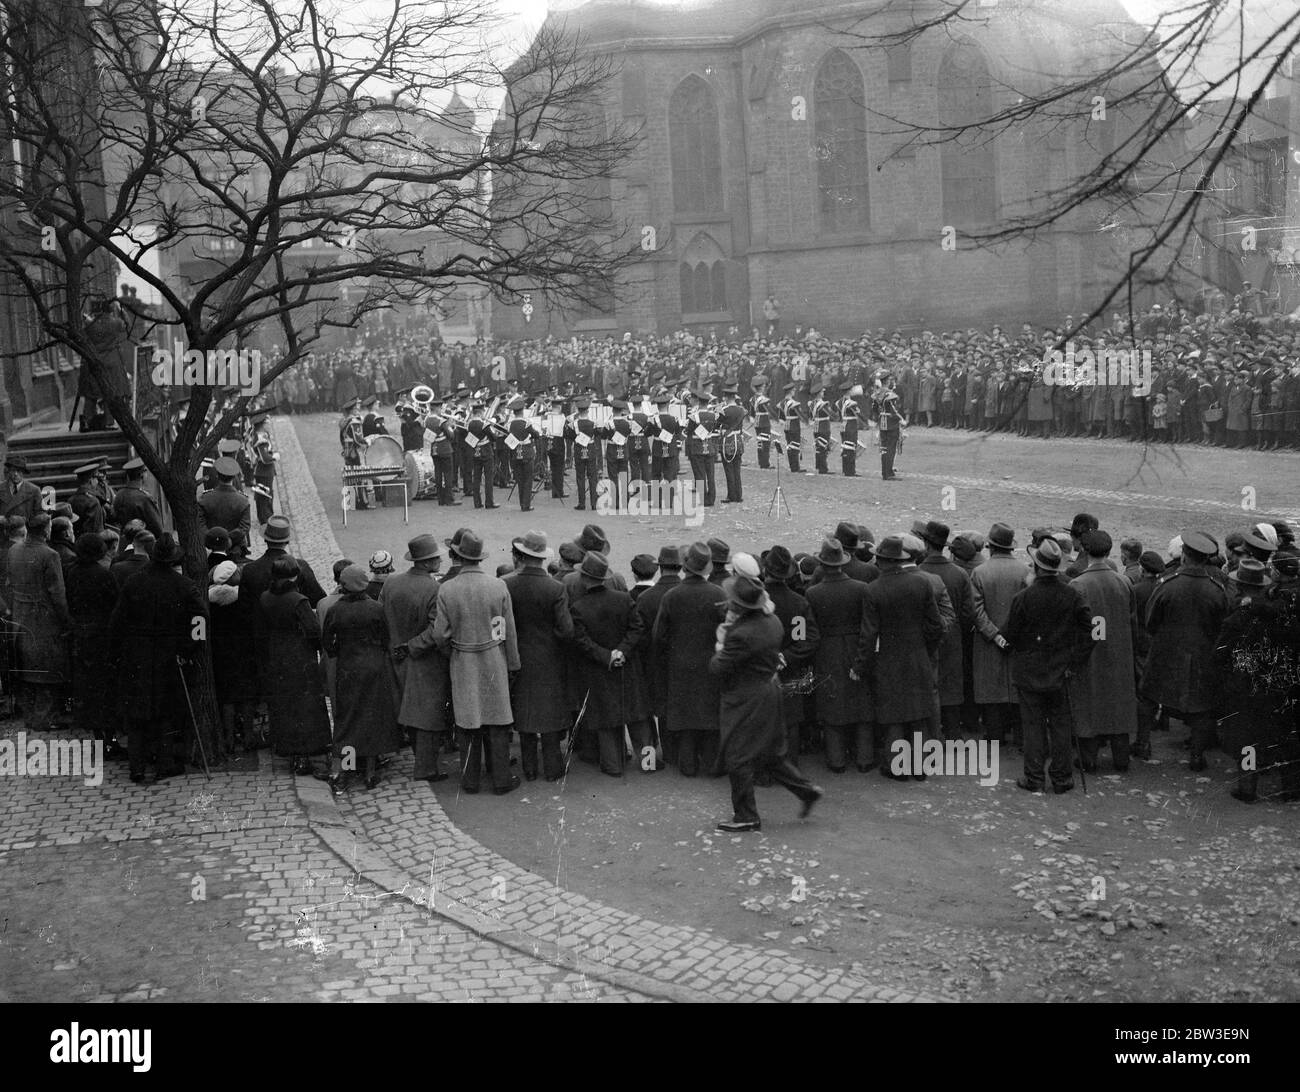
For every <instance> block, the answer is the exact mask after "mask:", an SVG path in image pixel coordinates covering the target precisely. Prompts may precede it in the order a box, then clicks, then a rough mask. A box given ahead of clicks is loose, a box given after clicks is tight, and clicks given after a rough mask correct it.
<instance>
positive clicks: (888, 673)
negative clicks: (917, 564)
mask: <svg viewBox="0 0 1300 1092" xmlns="http://www.w3.org/2000/svg"><path fill="white" fill-rule="evenodd" d="M942 639H943V620H942V619H941V618H940V617H939V604H938V596H937V594H936V592H935V589H934V585H933V584H931V582H930V581H929V580H928V579H927V578H926V576H925V574H924V573H922V572H920V571H918V570H916V569H899V568H894V567H893V566H890V567H889V568H888V569H886V570H884V571H882V572H881V574H880V579H879V580H877V581H876V582H875V583H873V584H869V585H867V594H866V596H865V598H864V599H863V601H862V632H861V635H860V637H859V640H858V655H857V659H856V660H855V662H854V666H855V669H856V671H857V673H858V674H859V675H861V676H862V678H863V679H864V680H866V681H867V684H868V686H869V687H870V690H871V697H872V704H873V707H874V714H875V719H876V720H877V721H878V722H879V723H881V724H906V723H909V722H911V721H917V720H925V719H928V718H930V717H932V716H933V715H934V712H935V697H936V689H935V682H934V664H933V660H932V657H933V656H934V653H935V651H936V650H937V649H938V647H939V642H940V641H941V640H942Z"/></svg>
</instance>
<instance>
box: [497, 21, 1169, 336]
mask: <svg viewBox="0 0 1300 1092" xmlns="http://www.w3.org/2000/svg"><path fill="white" fill-rule="evenodd" d="M940 10H941V9H940V7H939V5H934V4H927V3H926V2H925V0H908V2H902V3H900V2H898V0H883V2H882V0H875V2H868V3H842V2H836V0H712V2H707V0H688V2H685V3H676V4H673V3H663V2H655V0H589V2H587V3H582V4H579V5H577V6H576V7H571V8H570V9H569V10H567V11H564V12H560V13H553V14H552V15H551V16H550V17H549V20H548V21H551V22H554V21H559V20H563V22H564V23H565V25H566V28H567V29H568V30H570V31H575V32H577V33H578V34H580V35H581V36H582V39H583V40H584V41H585V42H586V43H587V44H588V46H589V47H590V48H592V49H594V50H599V51H604V52H607V53H608V54H610V55H611V56H612V60H613V61H614V63H615V68H616V73H617V74H616V77H615V78H614V80H613V81H612V82H611V83H610V84H609V86H608V90H607V98H606V101H605V102H604V104H603V105H604V110H605V119H606V124H607V125H611V126H612V125H617V124H620V123H621V124H625V125H627V126H629V127H631V128H633V129H635V130H637V131H638V132H639V133H640V138H641V139H640V141H639V150H638V152H637V153H636V154H635V155H634V156H633V157H632V158H631V159H630V161H628V162H626V163H625V164H624V166H623V168H622V169H621V170H620V172H619V176H618V177H617V178H614V179H611V180H610V181H609V184H608V185H609V191H608V192H609V197H610V199H611V201H612V207H613V209H614V216H615V218H616V219H618V220H621V221H622V222H623V223H624V224H625V225H626V227H627V230H628V232H629V239H635V238H636V237H637V235H638V234H639V233H640V232H641V231H642V230H643V229H644V228H652V229H653V243H654V245H653V249H651V250H648V251H646V252H645V257H644V259H642V260H639V261H638V262H637V263H636V264H635V265H634V266H633V267H632V268H630V269H628V270H626V271H625V272H624V273H623V274H622V275H621V277H620V286H619V290H618V292H617V295H616V298H615V299H614V300H612V301H605V302H604V303H603V304H602V305H600V306H592V307H585V308H582V309H578V310H574V309H569V310H567V311H566V310H565V309H561V308H560V307H558V306H548V305H547V302H546V301H545V300H544V299H542V298H541V296H540V294H535V295H534V297H533V299H532V300H531V303H532V308H531V311H530V312H529V317H528V319H527V321H525V316H524V313H523V311H524V309H523V308H521V307H520V306H519V305H518V304H517V303H513V304H502V303H500V302H494V304H493V310H492V321H491V326H492V333H493V334H494V335H495V336H498V337H510V338H514V337H544V336H546V335H548V334H549V335H552V336H567V335H570V334H575V333H597V332H608V333H621V332H623V331H627V330H635V331H640V332H647V333H655V334H659V335H663V334H667V333H671V332H672V331H675V330H677V329H680V328H682V327H686V328H688V329H692V330H697V331H709V330H715V329H716V330H717V331H718V333H719V334H720V335H725V334H726V333H727V331H728V330H729V328H731V327H733V326H736V327H739V328H740V329H741V330H742V331H747V330H748V329H749V328H751V327H753V326H758V325H760V324H762V322H763V308H764V303H765V301H766V300H767V298H768V297H769V296H774V297H775V298H776V300H777V302H778V303H779V307H780V312H781V325H782V328H783V330H791V331H792V330H793V329H794V328H795V327H796V326H805V327H806V326H808V325H812V326H815V327H816V328H817V329H818V330H820V331H822V332H824V333H827V334H833V335H835V334H848V333H854V332H858V331H861V330H862V329H863V328H864V327H872V328H875V327H881V326H885V327H890V328H893V327H912V328H916V327H932V326H935V327H938V326H942V327H953V326H967V325H972V324H981V325H990V324H992V323H994V322H1001V323H1002V324H1003V325H1006V324H1008V323H1011V324H1015V325H1017V326H1018V325H1019V323H1020V322H1022V321H1032V322H1036V323H1042V322H1048V321H1051V322H1053V323H1056V322H1058V321H1059V320H1060V318H1061V317H1062V316H1063V315H1064V314H1066V313H1075V314H1078V313H1079V312H1080V311H1081V310H1082V309H1083V308H1084V307H1085V305H1086V304H1088V303H1089V302H1090V301H1092V300H1095V299H1097V298H1099V294H1100V292H1101V290H1102V288H1103V285H1109V284H1110V283H1113V277H1114V268H1115V265H1116V261H1117V259H1116V255H1115V252H1114V251H1113V249H1112V248H1114V247H1116V246H1117V245H1118V246H1120V247H1121V248H1122V246H1123V244H1124V243H1125V241H1127V240H1131V238H1132V236H1130V235H1128V234H1127V232H1126V231H1124V230H1120V231H1117V230H1116V228H1117V223H1116V219H1115V216H1114V214H1113V213H1110V212H1107V211H1106V210H1104V209H1100V208H1084V209H1082V210H1079V211H1076V212H1073V213H1071V214H1069V215H1068V216H1066V217H1065V218H1064V219H1062V220H1060V221H1059V222H1057V223H1056V224H1054V225H1053V226H1052V227H1050V228H1047V229H1043V230H1040V231H1038V232H1037V233H1036V234H1035V235H1034V237H1033V238H1032V239H1028V238H1020V239H1014V240H1010V241H1007V242H1004V243H1001V244H997V245H994V244H990V243H988V242H977V241H976V240H974V239H972V238H971V237H970V235H971V234H972V233H975V232H988V231H991V230H996V229H998V228H999V227H1005V226H1007V225H1008V224H1009V223H1010V222H1011V221H1012V220H1013V219H1014V218H1015V217H1018V216H1023V215H1025V214H1026V213H1029V212H1030V211H1031V210H1032V209H1034V208H1035V207H1038V204H1036V203H1041V201H1042V200H1043V197H1044V195H1045V194H1047V193H1049V192H1050V191H1052V190H1054V189H1058V188H1059V187H1061V186H1063V185H1065V184H1066V183H1067V181H1068V180H1070V179H1072V178H1076V177H1078V176H1080V175H1081V174H1083V173H1084V172H1086V171H1087V170H1088V169H1090V168H1091V167H1093V166H1094V165H1095V164H1096V163H1097V162H1098V161H1099V159H1100V158H1101V156H1102V155H1104V154H1105V153H1107V152H1109V151H1111V150H1112V149H1114V148H1115V146H1116V142H1117V139H1118V140H1120V141H1121V142H1122V134H1124V133H1125V132H1130V131H1131V127H1132V125H1133V124H1134V122H1133V121H1131V120H1130V121H1129V122H1128V125H1129V128H1126V122H1125V119H1124V118H1123V116H1122V112H1121V111H1111V112H1109V113H1106V116H1105V117H1104V118H1093V117H1091V116H1090V115H1089V114H1088V112H1086V111H1085V112H1084V113H1083V114H1082V116H1076V117H1072V118H1071V119H1070V120H1069V121H1067V122H1065V123H1062V122H1061V121H1060V120H1059V117H1058V119H1057V120H1055V121H1053V120H1052V119H1050V118H1045V117H1040V118H1034V119H1030V120H1028V121H1027V122H1025V123H1024V124H1020V123H1016V124H1014V125H1011V126H1008V127H1006V128H1004V129H1003V130H1002V131H1000V132H998V133H997V134H995V135H993V136H992V137H990V136H989V134H987V133H975V134H971V133H967V134H951V135H949V134H944V135H945V136H947V137H948V138H947V139H942V140H938V139H936V137H937V136H938V135H939V134H936V133H935V132H933V131H929V132H921V133H920V134H919V139H918V134H917V132H916V131H915V130H913V131H912V132H911V133H910V134H909V133H908V132H907V131H906V126H907V124H908V123H910V124H912V125H917V124H919V125H922V126H934V125H942V126H945V127H949V128H951V129H955V128H957V127H960V126H961V125H962V124H964V123H969V122H973V121H977V120H980V119H983V118H985V117H987V116H989V115H990V114H991V113H993V112H994V111H995V110H997V109H1001V108H1004V107H1006V106H1009V105H1011V104H1012V103H1014V102H1015V101H1016V97H1017V93H1018V92H1019V93H1020V94H1022V95H1023V94H1030V95H1032V94H1034V93H1035V90H1036V89H1041V88H1045V87H1047V86H1049V85H1050V84H1051V83H1052V82H1055V81H1059V79H1062V78H1068V77H1069V75H1070V74H1072V73H1080V72H1085V71H1096V70H1098V69H1100V68H1104V67H1105V66H1106V65H1107V64H1108V63H1110V62H1112V61H1113V59H1114V58H1115V57H1116V56H1119V55H1122V54H1123V53H1124V51H1126V50H1127V49H1129V48H1131V47H1132V45H1133V44H1135V43H1137V42H1139V41H1141V38H1142V34H1143V31H1142V29H1141V28H1140V27H1138V26H1137V25H1136V24H1134V23H1133V22H1132V21H1131V20H1130V19H1129V17H1128V15H1127V14H1126V13H1125V11H1124V9H1123V7H1122V6H1121V5H1120V3H1119V2H1118V0H975V2H973V3H972V4H971V5H970V6H969V10H968V11H967V12H966V13H965V14H966V19H965V20H964V21H961V22H954V23H952V24H949V25H946V26H943V27H938V28H934V29H930V30H927V31H925V32H924V33H921V34H919V35H917V36H915V37H913V38H912V39H911V40H910V41H895V42H893V43H890V44H882V43H880V42H879V41H873V40H872V38H873V37H874V36H877V35H881V34H884V33H886V32H896V31H899V30H904V29H906V28H908V27H909V26H914V25H915V24H916V23H917V22H919V21H921V20H924V19H925V18H927V17H933V16H934V15H935V14H937V13H938V12H939V11H940ZM943 10H947V9H943ZM1046 74H1060V75H1059V76H1053V75H1046ZM1077 109H1078V107H1077V105H1076V106H1072V107H1071V110H1072V111H1077ZM1149 109H1150V107H1149V106H1147V107H1145V108H1144V109H1142V110H1139V111H1138V112H1139V113H1148V112H1149ZM1059 113H1060V111H1058V114H1059ZM1117 134H1119V136H1118V137H1117ZM1118 226H1120V227H1121V228H1122V223H1121V224H1119V225H1118ZM947 229H951V230H950V231H949V230H947ZM945 238H947V239H948V240H949V245H948V247H945V246H944V240H945Z"/></svg>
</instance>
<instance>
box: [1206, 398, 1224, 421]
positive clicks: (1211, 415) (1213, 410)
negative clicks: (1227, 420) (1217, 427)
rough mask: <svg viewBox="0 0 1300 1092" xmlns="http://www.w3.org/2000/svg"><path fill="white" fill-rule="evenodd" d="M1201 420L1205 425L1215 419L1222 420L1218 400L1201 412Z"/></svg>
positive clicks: (1221, 410) (1221, 409)
mask: <svg viewBox="0 0 1300 1092" xmlns="http://www.w3.org/2000/svg"><path fill="white" fill-rule="evenodd" d="M1201 420H1203V421H1204V422H1205V423H1206V424H1207V425H1212V424H1214V423H1215V422H1216V421H1222V420H1223V407H1222V406H1220V405H1219V403H1218V402H1215V403H1214V404H1213V405H1212V406H1211V407H1210V408H1209V409H1207V410H1206V411H1205V412H1204V413H1203V414H1201Z"/></svg>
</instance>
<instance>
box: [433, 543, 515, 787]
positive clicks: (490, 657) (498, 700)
mask: <svg viewBox="0 0 1300 1092" xmlns="http://www.w3.org/2000/svg"><path fill="white" fill-rule="evenodd" d="M451 550H452V553H454V554H455V555H456V557H457V558H458V559H459V560H460V564H461V568H460V572H459V573H458V574H457V575H456V579H455V580H448V581H444V582H443V584H442V585H441V586H440V587H439V589H438V615H437V618H436V619H435V621H434V641H435V642H436V643H437V645H438V648H439V649H440V650H441V651H442V653H443V654H444V655H445V656H446V657H447V658H448V659H449V660H450V661H451V704H452V709H453V711H454V713H455V716H456V731H457V733H458V737H459V745H460V753H461V761H462V766H461V775H460V779H461V790H462V791H463V792H467V793H476V792H478V791H479V778H480V775H481V772H482V769H481V767H482V761H483V744H484V736H485V735H486V736H487V740H486V742H487V745H488V746H489V747H490V748H491V768H492V789H493V792H495V793H496V794H497V795H498V796H501V795H504V794H505V793H508V792H511V791H512V790H514V789H516V788H518V787H519V778H518V777H516V776H514V775H513V774H511V772H510V725H511V723H512V722H513V721H514V713H513V710H512V709H511V706H510V675H511V673H513V672H515V671H518V670H519V666H520V665H519V644H518V639H517V637H516V634H515V617H514V612H513V611H512V610H511V608H510V592H509V590H508V589H507V588H506V585H505V582H504V581H502V580H500V579H499V578H497V577H495V576H491V575H489V574H488V573H486V572H484V571H483V567H482V564H483V561H484V559H485V558H486V556H487V555H486V553H485V552H484V547H483V540H482V539H481V538H479V536H478V535H476V534H475V533H474V532H473V531H466V532H465V533H464V534H463V535H461V538H460V541H459V542H458V543H457V544H456V545H455V546H452V547H451Z"/></svg>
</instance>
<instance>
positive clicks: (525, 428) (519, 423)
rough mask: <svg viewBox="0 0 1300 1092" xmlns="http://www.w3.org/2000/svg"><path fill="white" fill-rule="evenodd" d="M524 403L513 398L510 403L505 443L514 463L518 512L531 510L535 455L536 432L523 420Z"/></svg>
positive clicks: (520, 399)
mask: <svg viewBox="0 0 1300 1092" xmlns="http://www.w3.org/2000/svg"><path fill="white" fill-rule="evenodd" d="M524 406H525V402H524V400H523V399H522V398H515V399H513V400H512V401H511V402H510V405H509V409H510V413H511V415H512V416H511V418H510V424H509V426H508V431H507V435H508V436H510V437H511V440H510V441H508V442H507V443H506V447H507V448H510V446H511V443H513V444H514V447H513V449H512V450H511V451H510V457H511V462H513V463H514V473H515V487H516V488H517V489H518V490H519V511H521V512H531V511H532V510H533V463H534V458H535V456H536V453H537V446H536V443H537V439H538V436H537V430H536V429H534V428H533V426H532V425H530V424H529V423H528V422H527V421H525V420H524Z"/></svg>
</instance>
